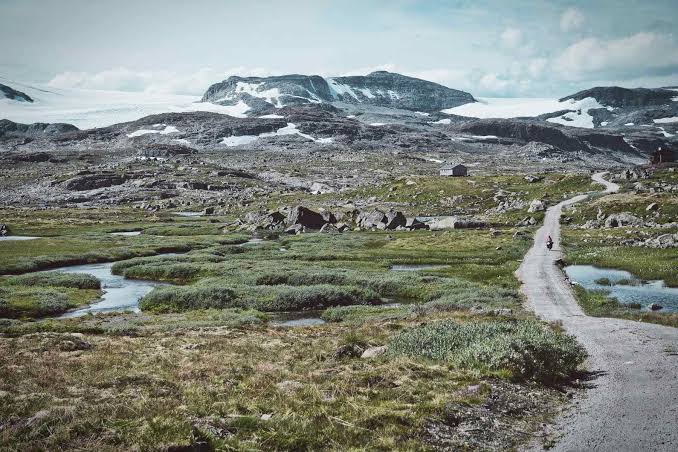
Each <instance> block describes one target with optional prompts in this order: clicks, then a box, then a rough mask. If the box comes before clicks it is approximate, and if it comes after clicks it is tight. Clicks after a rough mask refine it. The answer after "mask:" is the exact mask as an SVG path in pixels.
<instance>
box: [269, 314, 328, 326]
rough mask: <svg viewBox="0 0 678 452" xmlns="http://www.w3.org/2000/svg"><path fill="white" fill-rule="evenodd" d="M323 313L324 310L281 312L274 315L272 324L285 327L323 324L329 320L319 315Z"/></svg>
mask: <svg viewBox="0 0 678 452" xmlns="http://www.w3.org/2000/svg"><path fill="white" fill-rule="evenodd" d="M321 313H322V311H305V312H281V313H279V314H275V315H273V319H272V320H271V324H272V325H273V326H277V327H283V328H298V327H305V326H318V325H323V324H325V323H327V322H325V321H324V320H323V319H321V318H320V317H319V316H320V314H321Z"/></svg>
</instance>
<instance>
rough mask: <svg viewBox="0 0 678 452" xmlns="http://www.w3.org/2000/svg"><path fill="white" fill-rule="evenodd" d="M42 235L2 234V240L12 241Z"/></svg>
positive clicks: (30, 238)
mask: <svg viewBox="0 0 678 452" xmlns="http://www.w3.org/2000/svg"><path fill="white" fill-rule="evenodd" d="M39 238H40V237H29V236H27V235H3V236H0V242H11V241H15V240H35V239H39Z"/></svg>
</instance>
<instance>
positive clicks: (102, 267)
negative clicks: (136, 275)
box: [51, 262, 164, 318]
mask: <svg viewBox="0 0 678 452" xmlns="http://www.w3.org/2000/svg"><path fill="white" fill-rule="evenodd" d="M111 267H113V263H112V262H107V263H103V264H86V265H71V266H68V267H61V268H57V269H54V270H51V271H57V272H60V273H86V274H88V275H92V276H94V277H96V278H98V279H99V280H100V281H101V289H102V290H103V291H104V294H103V296H102V297H101V301H98V302H96V303H92V304H91V305H89V306H87V307H84V308H82V309H77V310H75V311H71V312H67V313H66V314H64V315H63V316H61V317H62V318H68V317H79V316H82V315H85V314H88V313H93V314H94V313H97V312H114V311H133V312H140V309H139V300H140V299H141V298H142V297H143V296H144V295H146V294H147V293H149V292H150V291H151V290H153V288H155V287H157V286H161V285H164V284H163V283H159V282H156V281H144V280H136V279H126V278H124V277H122V276H118V275H114V274H113V273H111Z"/></svg>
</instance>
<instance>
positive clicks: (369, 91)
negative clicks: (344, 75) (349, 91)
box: [358, 88, 375, 99]
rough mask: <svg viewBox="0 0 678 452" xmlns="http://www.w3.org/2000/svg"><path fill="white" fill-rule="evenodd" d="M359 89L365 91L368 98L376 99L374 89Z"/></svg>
mask: <svg viewBox="0 0 678 452" xmlns="http://www.w3.org/2000/svg"><path fill="white" fill-rule="evenodd" d="M358 91H360V92H361V93H363V95H364V96H365V97H367V98H368V99H374V98H375V95H374V94H372V91H371V90H370V89H369V88H361V89H358Z"/></svg>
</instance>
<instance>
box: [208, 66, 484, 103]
mask: <svg viewBox="0 0 678 452" xmlns="http://www.w3.org/2000/svg"><path fill="white" fill-rule="evenodd" d="M202 101H203V102H212V103H216V104H222V105H235V104H237V103H239V102H242V103H244V104H246V105H247V106H248V107H249V109H250V110H251V111H254V112H259V111H264V110H267V109H270V108H272V107H275V108H282V107H284V106H295V105H305V104H323V103H327V104H332V103H334V102H344V103H349V104H362V105H371V106H379V107H390V108H398V109H404V110H410V111H420V112H423V113H431V112H438V111H440V110H443V109H445V108H451V107H456V106H459V105H463V104H466V103H470V102H475V99H474V98H473V96H472V95H471V94H469V93H466V92H464V91H459V90H455V89H451V88H447V87H445V86H442V85H439V84H437V83H433V82H429V81H426V80H421V79H417V78H413V77H407V76H404V75H400V74H396V73H391V72H386V71H377V72H372V73H370V74H368V75H366V76H347V77H329V78H323V77H320V76H318V75H299V74H293V75H283V76H275V77H238V76H232V77H229V78H228V79H226V80H224V81H223V82H220V83H216V84H214V85H212V86H210V87H209V89H208V90H207V91H206V92H205V94H204V95H203V97H202Z"/></svg>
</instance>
